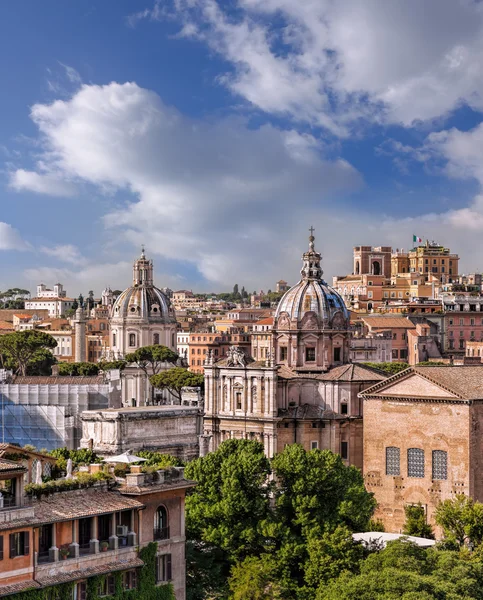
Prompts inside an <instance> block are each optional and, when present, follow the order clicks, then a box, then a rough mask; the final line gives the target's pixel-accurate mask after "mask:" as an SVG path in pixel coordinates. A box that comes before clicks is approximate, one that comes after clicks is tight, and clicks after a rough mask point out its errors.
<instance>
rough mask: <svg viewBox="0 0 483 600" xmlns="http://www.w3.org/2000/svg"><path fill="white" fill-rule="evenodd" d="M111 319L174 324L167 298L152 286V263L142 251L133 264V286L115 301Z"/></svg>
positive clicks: (171, 309) (174, 320) (174, 318)
mask: <svg viewBox="0 0 483 600" xmlns="http://www.w3.org/2000/svg"><path fill="white" fill-rule="evenodd" d="M112 318H113V320H116V319H129V320H131V319H132V321H133V322H136V323H140V322H145V323H175V322H176V317H175V313H174V310H173V308H172V306H171V302H170V301H169V298H167V296H165V295H164V294H163V292H162V291H161V290H160V289H158V288H157V287H155V286H154V284H153V263H152V261H150V260H148V259H147V258H146V256H145V255H144V250H143V252H142V254H141V258H139V259H138V260H137V261H136V262H135V263H134V268H133V285H132V286H131V287H128V288H127V289H126V290H124V291H123V292H122V294H120V295H119V296H118V298H117V299H116V301H115V303H114V306H113V308H112Z"/></svg>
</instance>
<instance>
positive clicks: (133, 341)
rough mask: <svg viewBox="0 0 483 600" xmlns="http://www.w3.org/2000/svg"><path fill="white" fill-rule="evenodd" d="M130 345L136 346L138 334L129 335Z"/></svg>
mask: <svg viewBox="0 0 483 600" xmlns="http://www.w3.org/2000/svg"><path fill="white" fill-rule="evenodd" d="M129 345H130V346H131V347H132V346H135V345H136V334H135V333H130V334H129Z"/></svg>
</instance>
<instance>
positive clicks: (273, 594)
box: [229, 554, 290, 600]
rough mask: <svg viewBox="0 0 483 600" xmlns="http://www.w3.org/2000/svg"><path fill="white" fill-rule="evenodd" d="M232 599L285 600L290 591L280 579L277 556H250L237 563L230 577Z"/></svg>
mask: <svg viewBox="0 0 483 600" xmlns="http://www.w3.org/2000/svg"><path fill="white" fill-rule="evenodd" d="M229 585H230V591H231V596H230V598H231V600H285V599H286V598H287V594H290V591H289V590H287V589H286V588H285V587H284V584H283V582H281V581H280V579H279V565H278V562H277V559H276V557H275V556H273V555H270V554H262V555H261V556H248V557H247V558H245V560H243V561H242V562H240V563H238V564H236V565H235V566H234V567H233V569H232V571H231V577H230V583H229Z"/></svg>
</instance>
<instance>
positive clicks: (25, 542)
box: [23, 531, 30, 556]
mask: <svg viewBox="0 0 483 600" xmlns="http://www.w3.org/2000/svg"><path fill="white" fill-rule="evenodd" d="M23 553H24V555H25V556H28V554H29V553H30V534H29V532H28V531H24V532H23Z"/></svg>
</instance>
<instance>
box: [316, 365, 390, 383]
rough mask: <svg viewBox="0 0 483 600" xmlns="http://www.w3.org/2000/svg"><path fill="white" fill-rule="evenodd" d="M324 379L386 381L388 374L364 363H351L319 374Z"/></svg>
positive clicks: (318, 377)
mask: <svg viewBox="0 0 483 600" xmlns="http://www.w3.org/2000/svg"><path fill="white" fill-rule="evenodd" d="M317 379H320V380H322V381H384V380H385V379H387V376H385V375H382V374H381V373H378V372H377V371H375V370H374V369H370V368H368V367H365V366H363V365H357V364H351V365H341V366H340V367H334V368H333V369H331V370H330V371H329V372H328V373H324V374H322V375H318V376H317Z"/></svg>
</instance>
